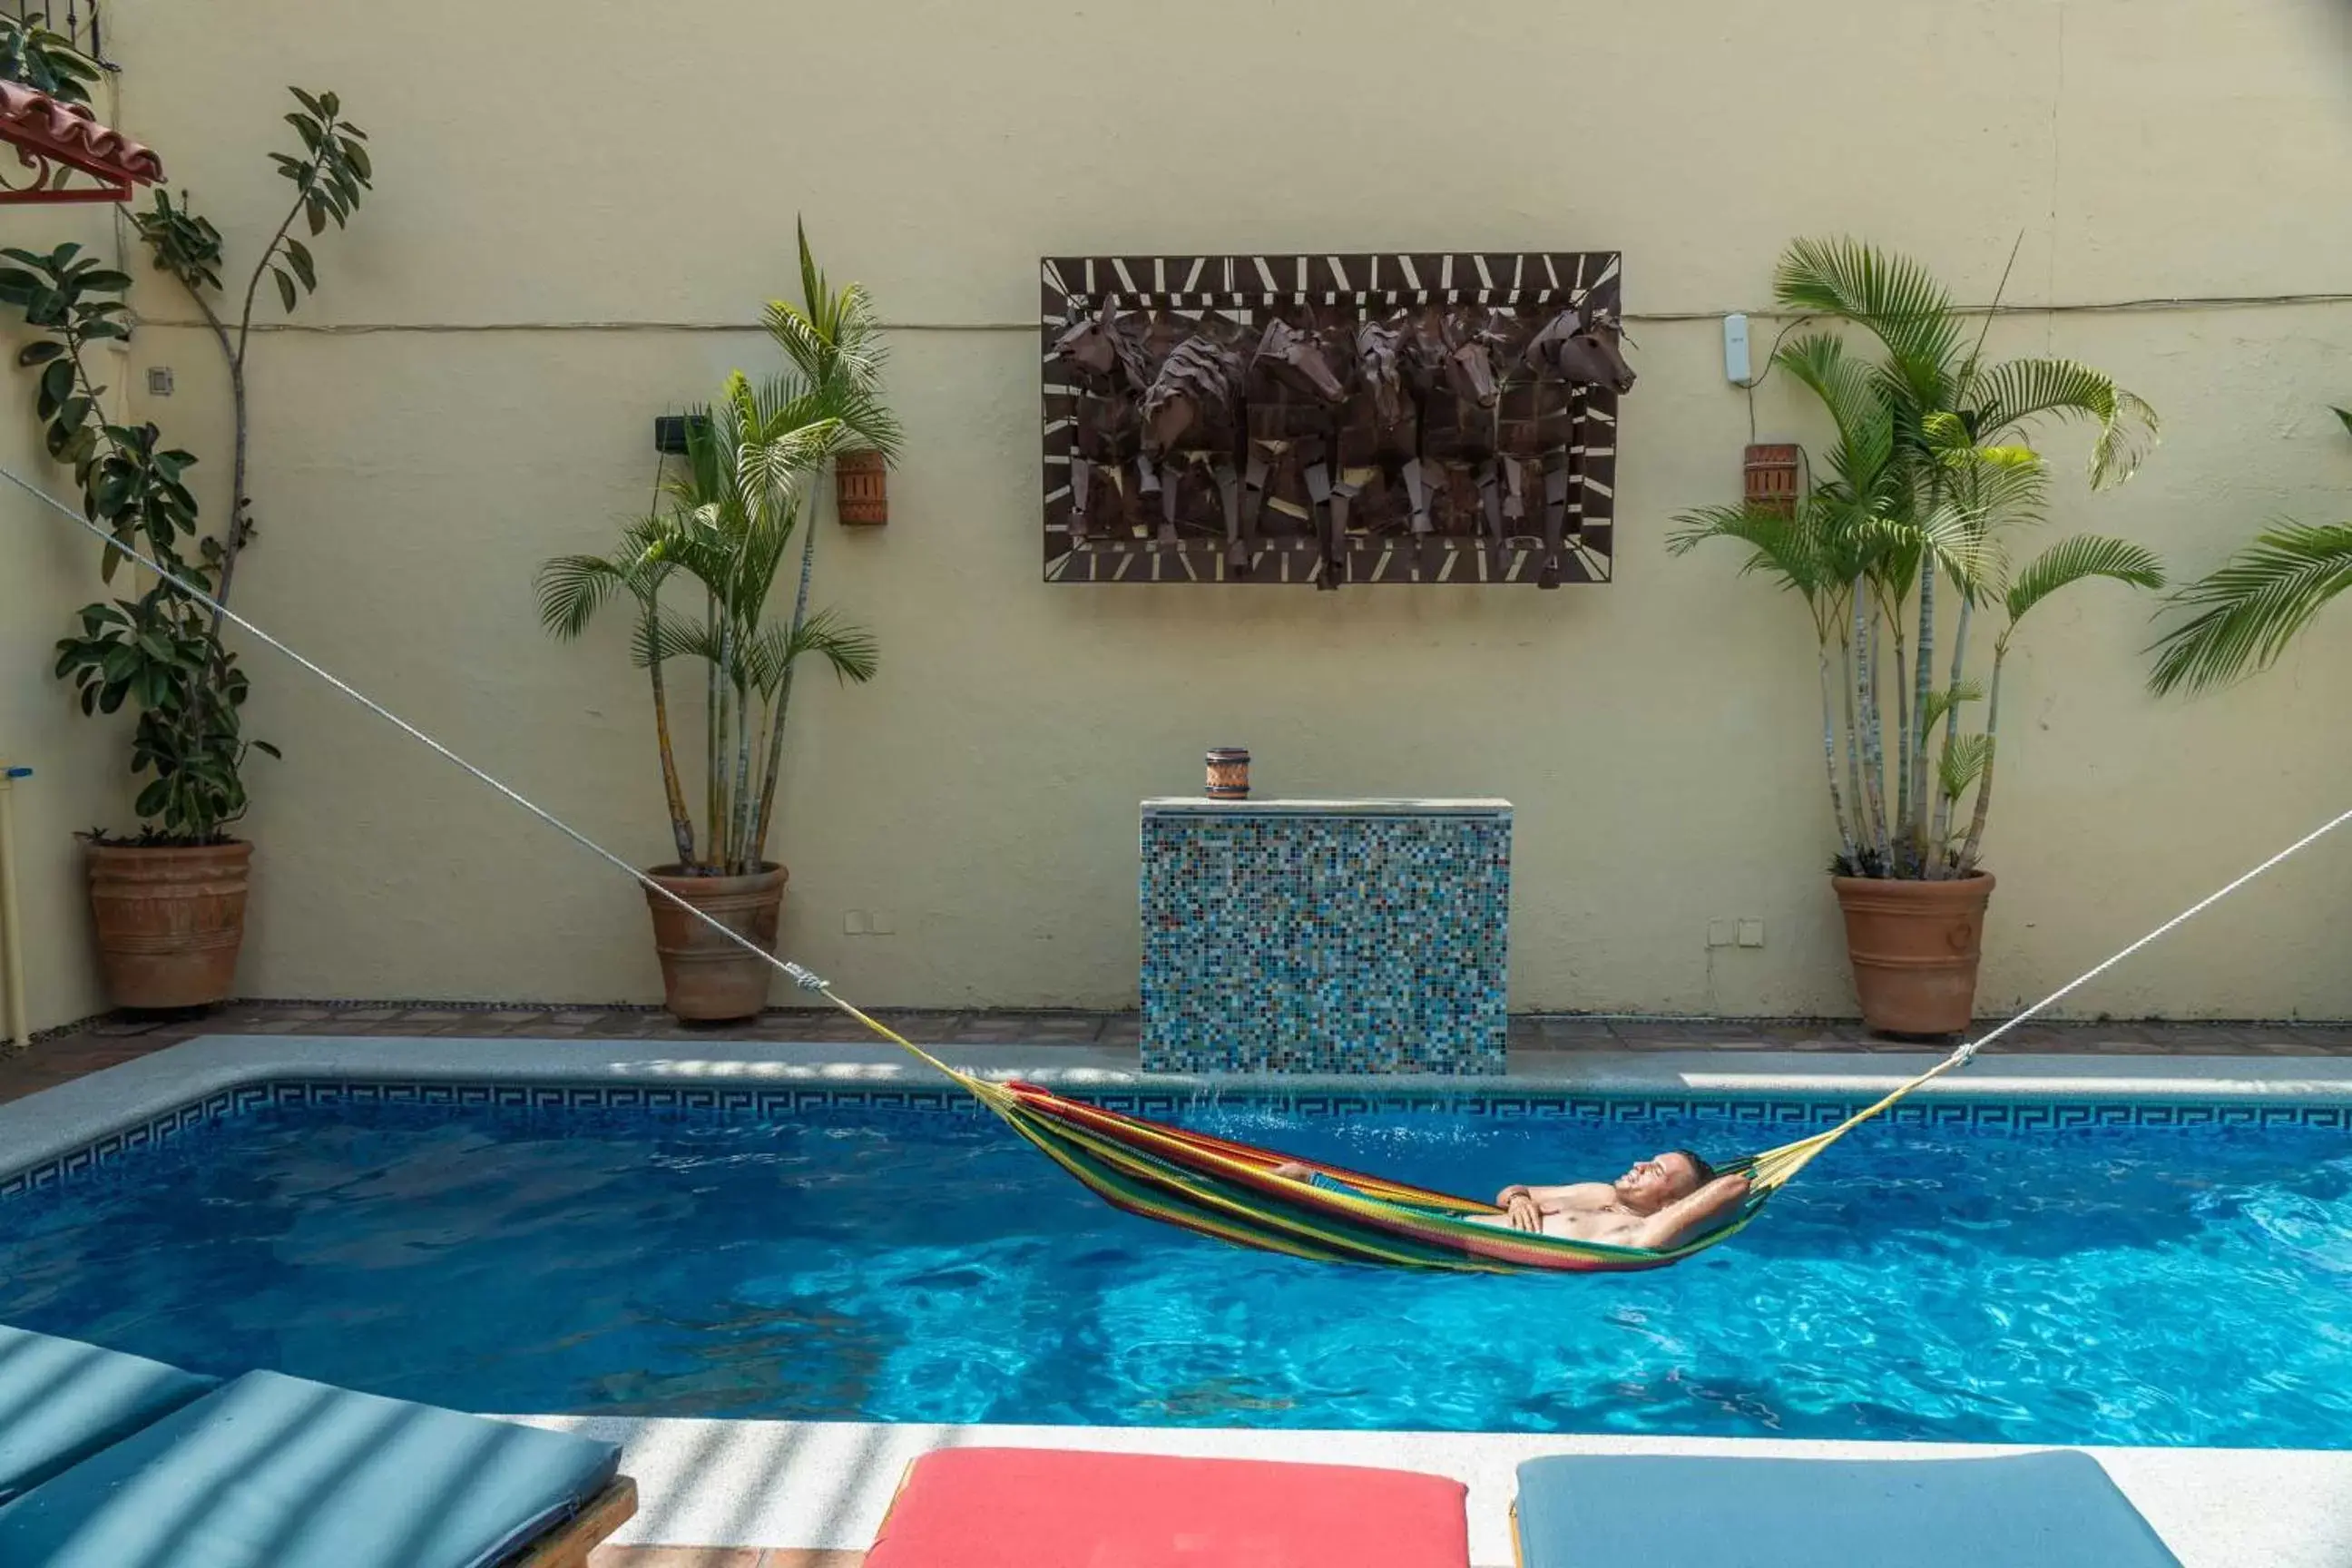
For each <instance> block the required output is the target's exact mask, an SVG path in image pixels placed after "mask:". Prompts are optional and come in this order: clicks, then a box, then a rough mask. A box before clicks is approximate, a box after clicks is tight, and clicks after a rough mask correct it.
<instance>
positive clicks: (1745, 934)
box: [1739, 920, 1764, 947]
mask: <svg viewBox="0 0 2352 1568" xmlns="http://www.w3.org/2000/svg"><path fill="white" fill-rule="evenodd" d="M1739 945H1740V946H1742V947H1762V946H1763V945H1764V922H1763V921H1758V920H1742V921H1740V922H1739Z"/></svg>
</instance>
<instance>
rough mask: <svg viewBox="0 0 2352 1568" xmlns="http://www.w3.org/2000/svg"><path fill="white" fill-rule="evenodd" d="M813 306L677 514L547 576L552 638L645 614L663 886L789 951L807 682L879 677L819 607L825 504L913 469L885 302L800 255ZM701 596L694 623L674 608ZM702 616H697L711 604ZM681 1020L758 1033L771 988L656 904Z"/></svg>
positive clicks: (640, 646) (551, 568)
mask: <svg viewBox="0 0 2352 1568" xmlns="http://www.w3.org/2000/svg"><path fill="white" fill-rule="evenodd" d="M801 259H802V273H803V288H804V291H805V295H806V299H805V302H804V304H803V305H801V306H794V305H791V304H788V303H783V302H781V301H780V302H777V303H775V304H772V305H771V306H770V307H769V310H768V323H769V329H770V331H771V334H772V336H773V337H774V338H775V339H776V341H777V342H778V343H779V344H780V345H781V346H782V348H783V350H784V352H785V354H786V356H787V357H788V358H789V359H790V360H791V362H792V366H793V368H792V370H791V371H790V372H789V373H788V374H784V375H782V376H780V377H777V378H774V379H772V380H770V381H767V382H765V383H763V384H760V385H758V386H756V387H755V386H754V385H753V384H752V383H751V381H750V379H749V378H748V377H746V376H745V375H743V374H741V373H740V372H738V373H737V374H735V375H733V376H732V377H730V379H729V381H728V383H727V385H726V387H725V388H724V389H723V390H722V391H721V393H720V394H719V399H718V401H717V402H716V403H715V404H713V405H711V406H710V407H709V408H707V409H702V410H698V411H697V413H696V414H695V415H693V416H689V417H688V419H687V421H686V431H687V453H686V456H685V458H684V460H683V462H682V464H681V465H680V468H679V469H678V471H677V473H675V474H671V473H667V472H665V476H664V482H663V486H662V494H663V500H664V501H665V503H666V504H664V505H663V506H661V507H659V508H658V509H657V510H656V511H655V512H654V513H653V514H652V515H650V516H647V517H646V518H643V519H641V520H639V521H635V522H633V523H631V524H630V525H629V526H628V527H627V528H625V530H624V531H622V535H621V540H620V542H619V545H618V546H617V547H616V548H615V549H614V551H613V552H612V553H611V554H609V555H562V556H558V557H556V558H555V559H553V560H551V561H549V562H548V563H546V564H545V565H543V566H542V567H541V569H540V574H539V604H540V615H541V622H542V623H543V624H544V625H545V626H546V627H547V629H548V631H549V632H550V633H551V634H552V635H553V636H555V637H560V638H564V639H567V640H568V639H570V638H573V637H578V636H580V635H581V634H582V633H583V632H584V631H585V630H586V629H587V628H588V626H589V625H590V623H591V622H592V621H593V619H594V617H595V615H596V612H597V611H598V610H599V609H600V608H601V607H603V606H604V605H605V604H607V603H609V602H611V601H613V600H614V599H616V598H619V599H625V600H626V601H627V603H628V604H629V605H630V606H631V608H632V609H633V610H634V612H635V622H634V626H633V633H632V639H631V640H632V652H633V655H634V658H635V662H636V664H637V666H638V667H639V668H642V669H644V670H646V674H647V677H648V679H649V683H650V685H651V688H652V692H653V709H654V734H655V739H656V743H657V745H658V748H659V752H660V759H661V773H662V789H663V794H664V795H665V797H666V799H667V802H668V806H669V817H670V837H671V845H672V847H673V849H674V850H675V852H676V857H677V858H675V859H674V860H672V861H671V862H669V863H668V864H666V865H662V866H657V867H655V868H652V869H651V870H649V871H648V872H647V875H648V876H649V877H651V878H652V879H654V880H655V881H656V883H657V884H658V885H659V886H660V887H661V888H663V889H667V891H668V892H669V893H670V894H673V895H675V897H676V898H677V899H680V900H685V901H686V902H687V903H688V904H691V905H692V906H694V908H696V909H698V910H701V911H702V912H703V913H704V914H706V915H708V916H709V917H711V919H713V920H716V921H719V922H721V923H723V924H724V925H725V926H726V927H727V929H728V930H730V931H735V932H736V933H738V934H739V935H740V936H743V937H745V938H748V939H749V940H750V941H751V942H753V943H755V944H756V945H757V946H758V947H759V948H760V949H761V951H762V952H772V951H773V949H774V946H775V942H776V933H777V928H778V924H779V922H780V921H781V919H782V907H783V896H784V883H785V879H786V872H785V869H784V868H783V867H782V866H781V865H779V864H777V863H776V862H774V861H772V860H770V859H769V858H768V853H767V847H768V843H769V840H770V837H771V836H772V832H773V829H774V825H775V816H776V794H777V785H778V783H779V781H780V778H781V776H782V770H783V760H784V723H785V720H786V718H787V716H788V714H789V712H790V710H791V706H792V696H793V679H794V678H795V675H796V674H797V672H798V670H799V668H800V667H801V665H802V663H803V661H804V660H807V659H809V658H816V659H818V660H821V661H822V662H823V663H824V664H825V665H826V666H827V667H828V668H831V669H832V670H833V672H834V674H835V676H836V677H838V678H839V679H842V680H844V681H847V682H853V683H858V684H863V683H864V682H866V681H867V680H870V679H873V677H874V674H875V671H876V668H877V665H878V662H879V656H878V653H877V648H876V646H875V642H874V638H873V637H872V636H871V635H870V634H869V633H867V632H866V631H865V630H864V629H862V628H860V627H858V626H853V625H851V624H849V623H848V622H846V621H845V620H843V619H842V618H841V617H840V616H838V615H837V614H835V612H834V611H832V610H829V609H822V608H812V607H811V605H810V604H809V592H810V584H811V582H812V579H813V575H814V566H815V545H816V532H817V530H816V528H815V526H814V520H815V517H816V511H817V503H818V499H819V498H818V494H817V492H818V489H819V488H820V486H821V485H822V482H823V479H824V475H825V473H826V472H827V470H828V468H829V467H830V465H831V463H832V461H833V459H834V458H835V457H836V456H837V455H839V454H841V453H843V452H848V451H857V450H867V451H877V452H880V453H883V454H884V455H885V456H886V457H887V456H892V455H895V454H896V452H897V450H898V422H897V420H896V419H895V418H894V417H893V416H892V415H891V414H890V412H889V411H888V410H887V408H885V407H884V406H883V405H882V403H881V401H880V395H879V389H880V379H881V375H880V373H881V344H880V342H879V335H878V331H877V327H876V325H875V321H874V314H873V309H872V306H871V303H870V302H869V301H868V300H867V299H866V294H865V291H864V290H863V289H859V288H857V287H856V286H855V285H852V286H851V287H850V288H848V289H844V290H842V291H840V292H839V293H837V294H835V293H832V292H830V291H829V290H828V289H827V288H826V286H825V284H824V279H823V276H822V275H821V274H820V273H819V272H818V271H817V270H816V268H815V264H814V261H813V260H812V259H811V258H810V255H809V250H808V241H807V238H806V237H805V236H803V237H802V240H801ZM795 546H797V548H798V554H799V573H798V584H797V587H796V590H795V592H794V595H793V605H792V609H791V612H790V614H789V615H784V616H778V615H772V614H771V612H770V599H771V597H772V595H773V592H774V588H775V584H776V580H777V578H778V576H779V574H781V573H782V570H783V568H784V567H785V565H786V564H787V563H788V562H789V561H790V560H791V559H792V557H793V551H794V547H795ZM672 588H677V589H680V590H682V592H681V593H680V594H679V595H677V596H678V597H682V598H684V599H685V600H686V602H687V604H688V609H686V610H684V611H681V610H679V609H677V608H676V607H674V606H673V605H671V604H668V603H666V602H665V600H664V595H665V593H667V592H668V591H669V590H671V589H672ZM696 589H699V590H700V599H701V613H700V615H699V616H697V615H695V614H694V613H693V609H692V605H693V601H694V598H695V590H696ZM678 658H690V659H695V660H698V661H700V663H701V665H702V667H703V676H704V679H703V693H702V696H703V703H702V708H703V722H704V729H703V740H704V754H703V778H702V784H703V789H702V816H701V820H700V821H699V823H698V821H697V820H696V816H695V813H694V811H693V809H692V807H690V806H689V805H688V796H687V793H686V787H685V781H684V779H683V777H682V776H681V773H680V770H679V767H678V761H677V745H676V742H675V737H674V731H673V727H672V723H671V719H672V712H673V709H672V703H671V692H670V685H669V681H668V679H667V674H666V670H667V666H668V665H669V663H670V662H671V661H672V660H675V659H678ZM646 904H647V905H648V907H649V909H650V911H651V913H652V917H653V926H654V943H655V947H656V951H657V952H658V953H659V955H660V958H661V965H662V985H663V992H664V995H665V999H666V1001H667V1005H668V1007H669V1010H670V1011H671V1012H672V1013H674V1014H676V1015H677V1016H678V1017H680V1018H685V1019H690V1020H696V1021H707V1022H716V1021H720V1020H726V1019H732V1018H743V1017H749V1016H752V1015H754V1014H757V1013H758V1012H759V1011H760V1010H761V1007H763V1006H764V1005H766V1002H767V995H768V986H769V981H770V979H771V976H772V971H771V970H770V968H769V966H768V965H767V964H765V963H762V962H761V961H760V960H759V959H758V958H757V957H755V956H754V955H752V954H751V953H749V952H745V951H743V949H742V948H741V947H740V946H738V945H737V944H736V943H734V942H730V941H728V940H727V939H726V938H725V937H724V936H722V935H720V934H719V932H718V931H714V930H712V929H711V927H710V925H709V923H707V922H706V921H703V920H701V919H698V918H697V917H696V916H695V915H693V914H690V913H688V911H687V910H682V909H680V908H678V907H677V904H676V903H675V902H673V901H672V900H671V899H669V898H665V897H663V896H662V895H661V894H659V893H656V892H654V891H651V890H648V891H647V892H646Z"/></svg>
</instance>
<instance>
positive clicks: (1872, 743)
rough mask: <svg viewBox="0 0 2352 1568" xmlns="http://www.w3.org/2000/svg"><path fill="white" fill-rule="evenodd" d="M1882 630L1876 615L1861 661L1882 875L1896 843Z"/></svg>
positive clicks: (1867, 762) (1868, 773)
mask: <svg viewBox="0 0 2352 1568" xmlns="http://www.w3.org/2000/svg"><path fill="white" fill-rule="evenodd" d="M1880 629H1881V628H1880V626H1879V621H1878V616H1877V615H1876V614H1875V613H1873V615H1872V616H1871V618H1870V642H1869V644H1868V646H1867V647H1865V648H1864V653H1863V661H1862V698H1863V710H1864V715H1863V722H1864V731H1863V742H1862V744H1863V752H1862V760H1863V776H1864V779H1865V781H1866V782H1867V783H1868V784H1869V786H1870V797H1871V807H1872V814H1873V816H1874V818H1875V821H1874V824H1873V826H1874V828H1875V830H1876V837H1877V840H1878V855H1879V859H1880V862H1881V867H1880V869H1881V874H1882V875H1883V874H1885V870H1886V868H1887V867H1888V866H1889V865H1891V863H1892V857H1893V855H1894V853H1895V843H1894V836H1893V827H1894V824H1893V822H1892V820H1891V819H1890V818H1889V817H1888V816H1887V815H1886V716H1885V710H1884V709H1883V708H1882V707H1881V706H1880V700H1879V693H1878V684H1879V657H1880V656H1879V633H1880Z"/></svg>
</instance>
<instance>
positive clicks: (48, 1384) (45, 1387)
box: [0, 1325, 220, 1502]
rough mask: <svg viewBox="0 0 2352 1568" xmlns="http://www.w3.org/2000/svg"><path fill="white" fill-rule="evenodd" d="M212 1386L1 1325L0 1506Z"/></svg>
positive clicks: (214, 1382)
mask: <svg viewBox="0 0 2352 1568" xmlns="http://www.w3.org/2000/svg"><path fill="white" fill-rule="evenodd" d="M219 1385H220V1380H219V1379H218V1378H216V1377H200V1376H198V1375H197V1374H196V1373H193V1372H182V1371H181V1370H180V1369H179V1368H178V1367H175V1366H165V1365H164V1364H163V1363H162V1362H160V1361H149V1360H147V1359H146V1358H145V1357H144V1356H135V1355H125V1354H123V1353H122V1352H120V1351H110V1350H100V1348H99V1347H98V1346H96V1345H86V1344H84V1343H82V1342H80V1341H79V1340H60V1339H53V1338H51V1337H50V1336H49V1335H47V1334H37V1333H35V1332H33V1331H31V1330H29V1329H12V1328H8V1327H6V1326H5V1325H0V1502H6V1501H7V1500H9V1499H11V1498H13V1497H16V1496H18V1495H20V1494H22V1493H25V1492H28V1491H30V1490H32V1489H34V1488H35V1487H37V1486H39V1485H40V1484H41V1483H42V1482H43V1481H45V1480H47V1479H49V1478H50V1477H51V1476H54V1475H56V1474H57V1473H58V1471H60V1470H63V1469H66V1468H68V1467H70V1466H73V1465H77V1464H79V1463H80V1462H81V1461H82V1460H84V1459H86V1458H89V1456H90V1455H92V1454H95V1453H97V1452H98V1451H99V1450H100V1448H103V1447H108V1446H109V1445H110V1444H113V1443H118V1442H120V1441H121V1440H122V1439H123V1438H125V1437H128V1436H131V1434H132V1433H133V1432H136V1431H138V1430H139V1429H140V1428H141V1427H142V1426H147V1425H149V1424H150V1423H152V1422H155V1421H160V1420H162V1419H163V1417H164V1416H166V1415H170V1414H171V1413H172V1412H173V1411H174V1410H177V1409H178V1408H179V1407H180V1406H181V1405H185V1404H187V1403H188V1402H189V1401H190V1400H192V1399H195V1398H198V1397H199V1396H201V1395H203V1394H208V1393H210V1392H211V1391H212V1390H213V1389H215V1388H216V1387H218V1386H219Z"/></svg>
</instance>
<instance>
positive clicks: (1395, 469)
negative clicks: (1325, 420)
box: [1331, 318, 1430, 541]
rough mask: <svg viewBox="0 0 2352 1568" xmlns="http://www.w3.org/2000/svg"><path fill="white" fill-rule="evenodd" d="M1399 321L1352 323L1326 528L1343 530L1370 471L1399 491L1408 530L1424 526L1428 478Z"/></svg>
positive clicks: (1342, 534) (1419, 534) (1423, 530)
mask: <svg viewBox="0 0 2352 1568" xmlns="http://www.w3.org/2000/svg"><path fill="white" fill-rule="evenodd" d="M1406 325H1407V324H1406V323H1404V322H1402V321H1400V320H1398V319H1396V318H1391V319H1390V320H1387V321H1365V322H1362V323H1361V324H1360V325H1359V326H1358V327H1357V328H1356V331H1355V344H1354V347H1355V361H1354V363H1353V364H1352V366H1350V374H1349V385H1348V403H1347V406H1346V408H1345V409H1344V411H1343V412H1342V414H1341V416H1340V419H1339V454H1338V457H1337V458H1336V462H1337V466H1338V476H1337V478H1336V479H1334V480H1333V482H1332V486H1331V531H1332V533H1333V534H1334V535H1335V536H1336V537H1337V538H1339V540H1341V541H1345V540H1346V538H1347V536H1348V514H1349V510H1351V509H1352V508H1353V507H1354V505H1355V502H1356V500H1357V498H1358V497H1360V496H1361V495H1362V494H1363V493H1364V487H1365V486H1366V485H1368V484H1370V482H1371V480H1372V479H1373V477H1374V476H1375V475H1378V476H1379V477H1380V478H1381V479H1382V481H1383V483H1384V486H1385V488H1386V489H1387V491H1388V493H1389V494H1390V495H1391V496H1396V495H1399V494H1402V495H1403V496H1404V497H1405V504H1406V508H1407V510H1408V512H1409V515H1410V516H1411V517H1412V534H1413V537H1414V538H1415V539H1421V538H1423V537H1425V536H1427V534H1428V533H1429V531H1430V521H1429V479H1428V477H1427V476H1426V475H1425V474H1423V471H1422V467H1421V405H1420V403H1419V402H1418V400H1416V399H1415V398H1414V396H1413V395H1412V388H1411V387H1410V386H1409V385H1408V384H1407V378H1406V365H1405V351H1406V343H1405V331H1406Z"/></svg>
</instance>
